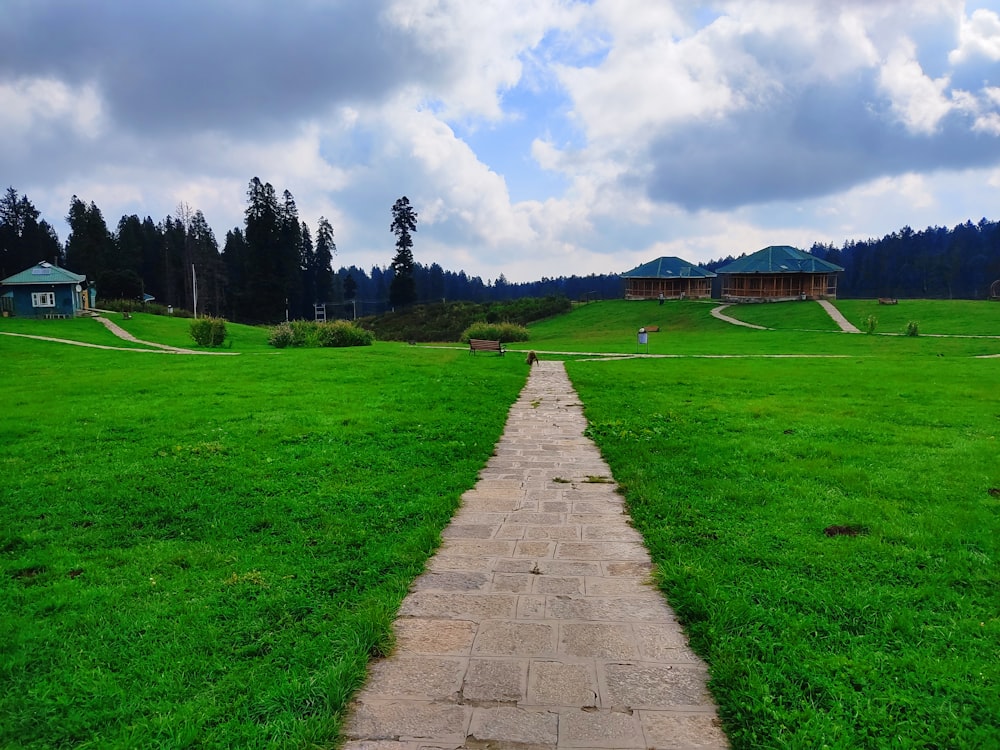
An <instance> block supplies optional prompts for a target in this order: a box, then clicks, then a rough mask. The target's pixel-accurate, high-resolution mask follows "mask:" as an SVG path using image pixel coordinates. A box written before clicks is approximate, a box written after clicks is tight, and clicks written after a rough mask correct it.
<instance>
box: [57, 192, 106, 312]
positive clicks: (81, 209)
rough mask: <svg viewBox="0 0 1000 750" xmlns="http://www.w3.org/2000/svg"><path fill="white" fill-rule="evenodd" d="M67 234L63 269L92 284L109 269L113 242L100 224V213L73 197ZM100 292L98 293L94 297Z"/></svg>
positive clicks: (92, 205) (67, 218) (102, 223)
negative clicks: (66, 267)
mask: <svg viewBox="0 0 1000 750" xmlns="http://www.w3.org/2000/svg"><path fill="white" fill-rule="evenodd" d="M66 221H67V222H68V223H69V227H70V234H69V237H68V238H67V239H66V265H67V266H68V267H69V270H71V271H73V272H74V273H81V274H84V275H85V276H86V277H87V278H88V279H91V280H96V279H97V278H98V277H99V276H100V275H101V274H102V273H103V272H104V271H106V270H108V269H109V265H108V261H109V259H110V258H111V256H112V255H113V246H114V240H113V239H112V237H111V232H109V231H108V225H107V224H105V223H104V216H103V215H102V214H101V209H99V208H98V207H97V205H96V204H95V203H93V202H91V204H90V205H89V206H88V205H86V204H85V203H84V202H83V201H82V200H80V199H79V198H77V197H76V196H75V195H74V196H73V198H72V199H71V200H70V206H69V215H68V216H67V217H66ZM99 292H100V290H98V293H99Z"/></svg>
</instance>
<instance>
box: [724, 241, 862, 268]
mask: <svg viewBox="0 0 1000 750" xmlns="http://www.w3.org/2000/svg"><path fill="white" fill-rule="evenodd" d="M843 270H844V269H843V268H841V267H840V266H838V265H835V264H833V263H829V262H827V261H825V260H823V259H822V258H817V257H816V256H815V255H810V254H809V253H807V252H803V251H802V250H799V249H798V248H795V247H790V246H788V245H771V246H770V247H765V248H764V249H763V250H758V251H757V252H755V253H754V254H753V255H748V256H746V257H745V258H739V259H737V260H734V261H733V262H732V263H728V264H726V265H724V266H722V267H721V268H717V269H715V272H716V273H836V272H837V271H843Z"/></svg>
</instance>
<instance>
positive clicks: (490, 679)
mask: <svg viewBox="0 0 1000 750" xmlns="http://www.w3.org/2000/svg"><path fill="white" fill-rule="evenodd" d="M527 681H528V661H527V660H526V659H470V660H469V669H468V671H467V672H466V674H465V681H464V682H463V683H462V696H463V697H464V698H465V700H466V701H467V702H468V701H473V702H476V703H483V702H498V703H518V702H523V701H524V697H525V691H526V689H527Z"/></svg>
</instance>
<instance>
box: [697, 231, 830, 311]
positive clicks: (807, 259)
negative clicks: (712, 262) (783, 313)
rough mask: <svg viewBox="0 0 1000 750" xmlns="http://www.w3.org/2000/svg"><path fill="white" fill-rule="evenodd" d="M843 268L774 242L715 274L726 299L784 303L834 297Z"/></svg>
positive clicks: (723, 267)
mask: <svg viewBox="0 0 1000 750" xmlns="http://www.w3.org/2000/svg"><path fill="white" fill-rule="evenodd" d="M843 270H844V269H843V268H841V267H840V266H838V265H834V264H833V263H829V262H827V261H825V260H823V259H821V258H817V257H816V256H814V255H810V254H809V253H806V252H803V251H802V250H799V249H797V248H794V247H789V246H788V245H773V246H771V247H765V248H764V249H763V250H758V251H757V252H756V253H754V254H753V255H747V256H745V257H743V258H739V259H738V260H735V261H733V262H732V263H729V264H727V265H725V266H722V267H721V268H718V269H716V273H717V274H718V275H719V276H720V277H721V279H722V285H721V286H722V293H721V297H722V299H723V300H724V301H727V302H784V301H789V300H806V299H811V300H818V299H836V298H837V274H838V273H840V272H841V271H843Z"/></svg>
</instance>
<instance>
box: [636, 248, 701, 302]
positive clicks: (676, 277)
mask: <svg viewBox="0 0 1000 750" xmlns="http://www.w3.org/2000/svg"><path fill="white" fill-rule="evenodd" d="M714 277H715V274H714V273H712V272H711V271H708V270H706V269H704V268H699V267H698V266H695V265H692V264H691V263H688V262H687V261H686V260H681V259H680V258H674V257H665V258H657V259H656V260H653V261H650V262H649V263H644V264H643V265H641V266H638V267H636V268H633V269H632V270H631V271H626V272H625V273H623V274H622V278H623V279H625V299H658V298H659V296H660V295H661V294H662V295H663V299H685V298H692V297H693V298H696V299H697V298H702V297H711V296H712V279H713V278H714Z"/></svg>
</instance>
